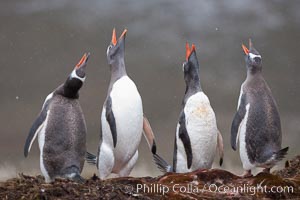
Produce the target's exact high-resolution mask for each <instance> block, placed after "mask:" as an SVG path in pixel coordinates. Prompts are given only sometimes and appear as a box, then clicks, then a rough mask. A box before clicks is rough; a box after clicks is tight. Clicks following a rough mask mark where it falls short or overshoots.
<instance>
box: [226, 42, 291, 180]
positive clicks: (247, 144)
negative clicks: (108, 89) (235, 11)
mask: <svg viewBox="0 0 300 200" xmlns="http://www.w3.org/2000/svg"><path fill="white" fill-rule="evenodd" d="M242 48H243V50H244V53H245V61H246V67H247V78H246V80H245V81H244V83H243V84H242V86H241V90H240V96H239V100H238V106H237V112H236V114H235V116H234V119H233V122H232V125H231V146H232V149H233V150H236V149H237V144H238V143H239V151H240V158H241V160H242V163H243V168H244V170H245V173H244V174H243V176H244V177H247V176H251V169H253V168H254V167H261V168H264V171H265V172H269V171H270V169H271V168H272V167H273V166H274V165H275V164H276V163H277V162H278V161H280V160H282V159H283V158H284V156H285V155H286V154H287V151H288V147H286V148H284V149H281V137H282V136H281V125H280V117H279V112H278V109H277V105H276V102H275V99H274V98H273V96H272V93H271V90H270V88H269V86H268V84H267V83H266V81H265V79H264V77H263V75H262V57H261V55H260V54H259V53H258V51H257V50H256V49H255V48H254V46H253V44H252V42H251V40H250V39H249V49H248V48H247V47H246V46H244V45H242Z"/></svg>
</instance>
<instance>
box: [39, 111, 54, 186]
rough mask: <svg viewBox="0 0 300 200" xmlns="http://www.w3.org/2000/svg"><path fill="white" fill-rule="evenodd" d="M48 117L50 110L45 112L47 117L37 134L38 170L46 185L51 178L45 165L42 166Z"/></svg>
mask: <svg viewBox="0 0 300 200" xmlns="http://www.w3.org/2000/svg"><path fill="white" fill-rule="evenodd" d="M49 115H50V110H48V111H47V117H46V119H45V121H44V123H43V124H42V125H41V130H40V132H39V133H38V143H39V148H40V168H41V171H42V174H43V176H44V177H45V181H46V182H47V183H48V182H50V181H51V178H50V176H49V174H48V171H47V170H46V167H45V164H44V145H45V137H46V136H45V132H46V129H47V123H48V119H49Z"/></svg>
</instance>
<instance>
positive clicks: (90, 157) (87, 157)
mask: <svg viewBox="0 0 300 200" xmlns="http://www.w3.org/2000/svg"><path fill="white" fill-rule="evenodd" d="M85 160H86V162H87V163H89V164H91V165H96V163H97V156H95V155H94V154H91V153H89V152H86V153H85Z"/></svg>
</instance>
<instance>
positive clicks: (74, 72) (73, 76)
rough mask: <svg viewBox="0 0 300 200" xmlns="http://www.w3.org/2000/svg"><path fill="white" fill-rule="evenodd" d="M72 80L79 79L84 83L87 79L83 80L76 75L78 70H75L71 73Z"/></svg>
mask: <svg viewBox="0 0 300 200" xmlns="http://www.w3.org/2000/svg"><path fill="white" fill-rule="evenodd" d="M71 78H77V79H79V80H81V81H82V82H84V81H85V78H86V77H83V78H81V77H79V76H78V75H77V74H76V69H74V70H73V71H72V73H71Z"/></svg>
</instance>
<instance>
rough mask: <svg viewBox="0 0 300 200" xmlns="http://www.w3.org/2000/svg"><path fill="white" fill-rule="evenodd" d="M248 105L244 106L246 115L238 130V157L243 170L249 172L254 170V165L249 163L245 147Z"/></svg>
mask: <svg viewBox="0 0 300 200" xmlns="http://www.w3.org/2000/svg"><path fill="white" fill-rule="evenodd" d="M249 109H250V104H249V103H248V104H247V105H246V114H245V117H244V119H243V120H242V122H241V124H240V126H239V130H238V137H239V142H240V143H239V145H240V157H241V161H242V163H243V168H244V169H245V170H250V169H252V168H254V165H253V164H252V163H251V162H250V160H249V157H248V153H247V147H246V145H247V144H246V132H247V122H248V115H249Z"/></svg>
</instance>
